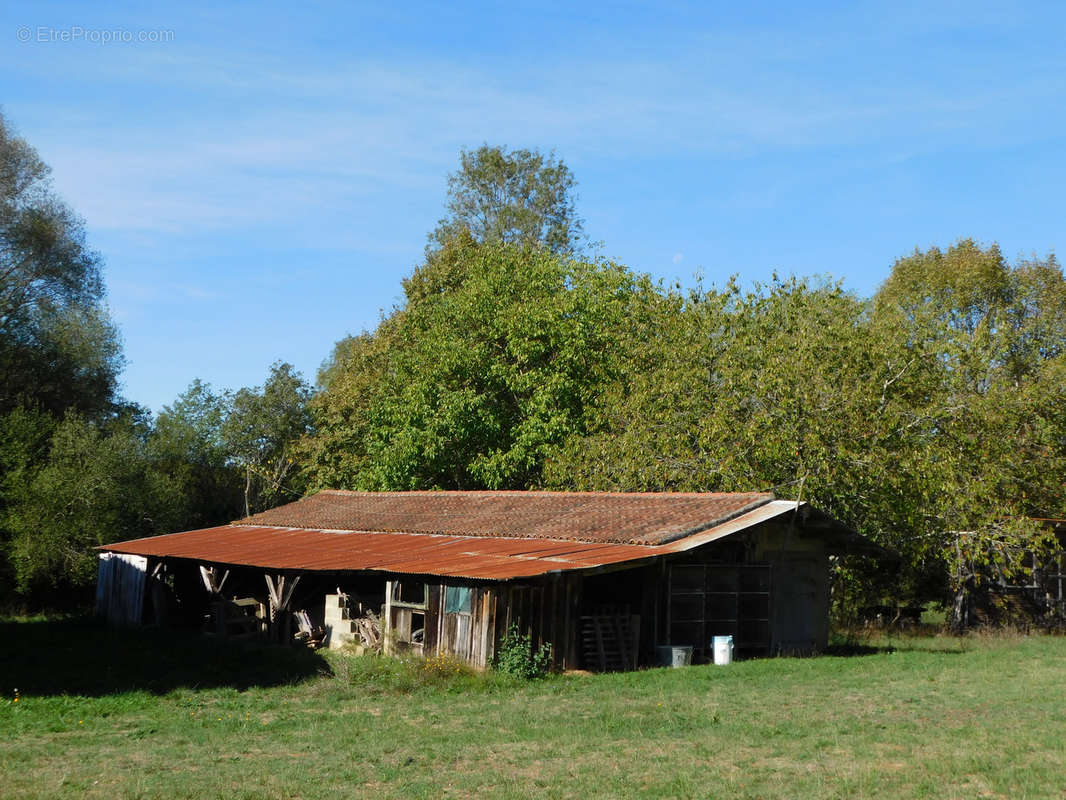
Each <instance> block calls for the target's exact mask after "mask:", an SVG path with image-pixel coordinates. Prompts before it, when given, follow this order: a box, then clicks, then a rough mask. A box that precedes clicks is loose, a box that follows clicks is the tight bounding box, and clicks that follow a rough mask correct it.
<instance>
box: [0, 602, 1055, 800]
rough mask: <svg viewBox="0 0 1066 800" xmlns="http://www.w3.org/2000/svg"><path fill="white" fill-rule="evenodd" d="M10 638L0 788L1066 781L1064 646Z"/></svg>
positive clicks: (781, 786)
mask: <svg viewBox="0 0 1066 800" xmlns="http://www.w3.org/2000/svg"><path fill="white" fill-rule="evenodd" d="M0 637H2V638H0V692H2V699H0V797H3V798H16V797H41V798H53V797H68V796H69V797H90V798H95V797H100V798H124V797H167V798H174V797H207V798H227V799H229V798H296V797H299V798H334V797H344V796H351V797H404V798H406V797H434V798H438V797H470V796H475V795H476V796H480V797H743V798H756V797H781V798H802V797H841V798H857V797H870V798H875V797H876V798H884V797H929V798H952V797H957V798H967V800H969V798H979V797H1003V798H1012V799H1013V798H1027V797H1029V798H1047V797H1062V796H1066V703H1064V700H1066V639H1063V638H1056V637H1032V638H1022V637H1005V638H981V637H978V638H972V639H966V640H958V639H951V638H913V639H904V640H895V641H893V642H890V643H887V644H889V645H891V647H881V648H880V649H876V650H875V649H873V648H870V650H869V651H868V652H866V653H865V654H861V655H849V656H824V657H820V658H813V659H771V660H763V661H751V662H746V663H738V664H733V665H731V666H729V667H713V666H708V667H691V668H688V669H682V670H664V669H659V670H648V671H643V672H639V673H631V674H624V675H607V676H595V677H593V676H558V677H553V678H550V679H547V680H544V681H541V682H537V683H532V684H524V685H519V684H516V683H514V682H513V681H510V680H507V679H504V678H502V677H500V676H493V675H487V676H484V675H470V674H459V675H458V676H449V675H441V674H440V673H441V672H442V671H446V670H440V669H437V670H431V671H426V670H424V669H421V668H419V667H415V666H407V667H403V666H397V665H395V664H393V663H392V662H389V661H387V660H382V659H374V658H351V657H344V656H333V655H332V654H331V655H330V656H329V657H325V656H323V655H321V654H315V653H311V652H308V651H282V650H269V649H261V648H251V647H249V648H241V647H221V646H219V645H217V644H215V643H213V642H210V641H207V640H203V639H198V638H194V637H188V636H174V635H170V636H164V635H162V634H160V633H153V632H136V633H117V632H113V631H109V630H107V629H104V628H100V627H97V626H95V625H93V624H90V623H87V622H84V621H79V620H68V621H27V622H10V623H4V624H0ZM881 644H882V645H885V644H886V643H884V642H882V643H881ZM16 687H17V688H18V689H19V700H18V702H17V703H16V702H13V699H14V689H15V688H16Z"/></svg>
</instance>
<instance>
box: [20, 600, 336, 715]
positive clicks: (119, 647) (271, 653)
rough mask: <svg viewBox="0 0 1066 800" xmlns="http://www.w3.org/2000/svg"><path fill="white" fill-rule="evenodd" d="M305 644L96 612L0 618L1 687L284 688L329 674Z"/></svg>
mask: <svg viewBox="0 0 1066 800" xmlns="http://www.w3.org/2000/svg"><path fill="white" fill-rule="evenodd" d="M329 671H330V669H329V665H328V664H327V662H326V660H325V659H324V658H322V656H320V655H317V654H316V653H314V652H312V651H311V650H308V649H306V648H283V647H275V646H269V645H266V644H261V643H250V642H249V643H245V642H227V641H219V640H215V639H212V638H209V637H205V636H202V635H200V634H199V633H196V632H192V631H183V630H161V629H129V630H122V629H115V628H110V627H108V626H107V625H104V624H102V623H100V622H98V621H96V620H94V619H92V618H89V617H83V618H70V619H59V620H30V621H25V622H11V621H5V622H0V691H3V692H8V691H11V690H13V689H14V688H15V687H17V688H18V690H19V692H20V693H21V694H23V695H38V696H43V695H57V694H77V695H87V696H102V695H110V694H119V693H123V692H129V691H148V692H153V693H156V694H163V693H165V692H169V691H171V690H173V689H178V688H200V689H204V688H213V687H220V686H228V687H232V688H235V689H247V688H249V687H252V686H278V685H282V684H288V683H296V682H299V681H301V680H305V679H307V678H311V677H314V676H317V675H323V674H328V673H329Z"/></svg>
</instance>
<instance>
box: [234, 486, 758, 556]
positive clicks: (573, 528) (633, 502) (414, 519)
mask: <svg viewBox="0 0 1066 800" xmlns="http://www.w3.org/2000/svg"><path fill="white" fill-rule="evenodd" d="M771 500H773V495H772V494H766V493H761V492H742V493H731V494H729V493H714V492H700V493H684V492H633V493H627V492H343V491H332V490H329V491H323V492H319V493H318V494H314V495H311V496H310V497H305V498H303V499H302V500H297V501H296V502H295V503H288V504H286V505H283V506H279V507H278V508H273V509H270V510H269V511H264V512H262V513H261V514H254V515H252V516H251V517H248V518H247V519H244V520H239V521H238V522H237V523H236V524H239V525H261V526H270V527H282V528H312V529H317V530H344V531H380V532H402V533H434V534H446V535H451V536H488V537H493V538H522V539H562V540H567V541H579V542H613V543H615V544H644V545H659V544H666V543H667V542H671V541H674V540H677V539H680V538H682V537H684V536H687V535H689V534H691V533H694V532H696V531H699V530H706V529H707V528H710V527H713V526H715V525H718V524H720V523H722V522H725V521H726V520H729V519H732V518H733V517H736V516H738V515H740V514H743V513H745V512H747V511H750V510H752V509H753V508H757V507H759V506H761V505H765V504H766V503H769V502H770V501H771Z"/></svg>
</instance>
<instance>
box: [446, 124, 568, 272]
mask: <svg viewBox="0 0 1066 800" xmlns="http://www.w3.org/2000/svg"><path fill="white" fill-rule="evenodd" d="M459 164H460V166H459V170H458V171H457V172H454V173H452V174H451V175H450V176H448V206H447V207H448V212H449V215H448V216H447V217H445V218H443V219H442V220H440V222H439V223H438V225H437V228H436V230H434V231H433V232H432V233H431V234H430V235H429V246H428V247H427V251H429V252H430V253H432V252H435V251H437V250H438V249H440V248H441V247H443V246H444V244H445V243H446V242H447V241H448V240H449V239H451V238H453V237H454V236H456V235H458V234H459V233H461V232H463V231H465V232H468V233H469V234H470V235H471V236H473V238H474V239H475V240H476V241H478V242H488V243H504V244H517V245H524V246H527V247H544V248H545V249H547V250H548V251H549V252H551V253H554V254H555V255H560V256H569V255H572V254H574V253H575V252H576V251H577V250H578V248H579V246H580V243H581V240H582V235H583V234H582V225H583V223H582V221H581V219H579V218H578V216H577V212H576V211H575V208H574V196H573V192H574V188H575V186H576V185H577V184H576V182H575V181H574V176H573V174H572V173H571V172H570V169H569V168H568V167H567V166H566V164H564V163H563V162H562V161H561V160H560V159H558V158H556V157H555V155H554V153H549V154H548V155H547V156H545V155H543V154H541V153H539V152H537V151H536V150H511V151H508V150H507V149H506V148H503V147H490V146H489V145H482V146H481V147H479V148H477V149H476V150H465V149H464V150H461V151H460V152H459Z"/></svg>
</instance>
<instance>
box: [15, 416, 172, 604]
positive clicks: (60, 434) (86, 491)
mask: <svg viewBox="0 0 1066 800" xmlns="http://www.w3.org/2000/svg"><path fill="white" fill-rule="evenodd" d="M144 433H145V432H144V431H143V430H139V429H138V426H137V424H136V422H135V421H134V420H132V419H130V418H128V417H124V418H119V419H117V420H115V421H114V422H112V423H110V424H109V425H108V426H107V428H106V429H105V428H101V427H100V426H98V425H96V424H94V423H92V422H89V421H86V420H84V419H83V418H81V417H77V416H74V415H70V416H67V417H66V418H64V419H63V420H62V421H61V422H60V423H59V424H58V425H57V426H56V429H55V432H54V433H53V435H52V437H51V441H50V444H49V452H48V456H47V458H46V459H45V460H44V462H43V464H41V466H40V467H39V469H37V470H35V471H33V472H32V474H26V475H25V477H24V478H23V479H22V480H20V481H18V483H17V485H16V486H14V487H13V488H12V491H11V495H10V505H9V507H8V510H7V514H6V519H5V520H4V527H5V528H6V529H7V530H9V531H10V532H11V537H12V538H11V542H10V551H11V561H12V564H13V565H14V569H15V579H16V585H17V588H18V589H19V591H21V592H23V593H29V592H34V591H35V592H38V593H44V592H49V591H52V590H55V589H60V590H63V591H65V592H68V593H69V592H77V591H78V590H83V589H85V588H86V587H88V586H91V584H92V582H93V580H94V579H95V577H96V554H95V552H94V551H93V550H92V548H93V547H95V546H96V545H101V544H106V543H107V542H113V541H119V540H122V539H133V538H138V537H140V536H147V535H151V534H155V533H165V532H167V531H168V530H173V526H174V524H175V521H176V520H175V517H174V516H173V510H174V508H175V507H176V505H177V503H176V487H175V486H174V485H173V484H172V483H171V482H170V481H168V480H167V479H166V477H165V476H163V475H161V474H159V473H158V472H155V471H152V470H146V469H145V468H144V467H145V464H146V461H147V457H146V454H145V443H144ZM73 599H74V598H73V596H70V595H68V596H66V597H64V596H63V595H62V594H60V595H59V596H56V597H54V598H53V603H55V604H56V605H64V604H66V603H69V602H71V601H72V600H73Z"/></svg>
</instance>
